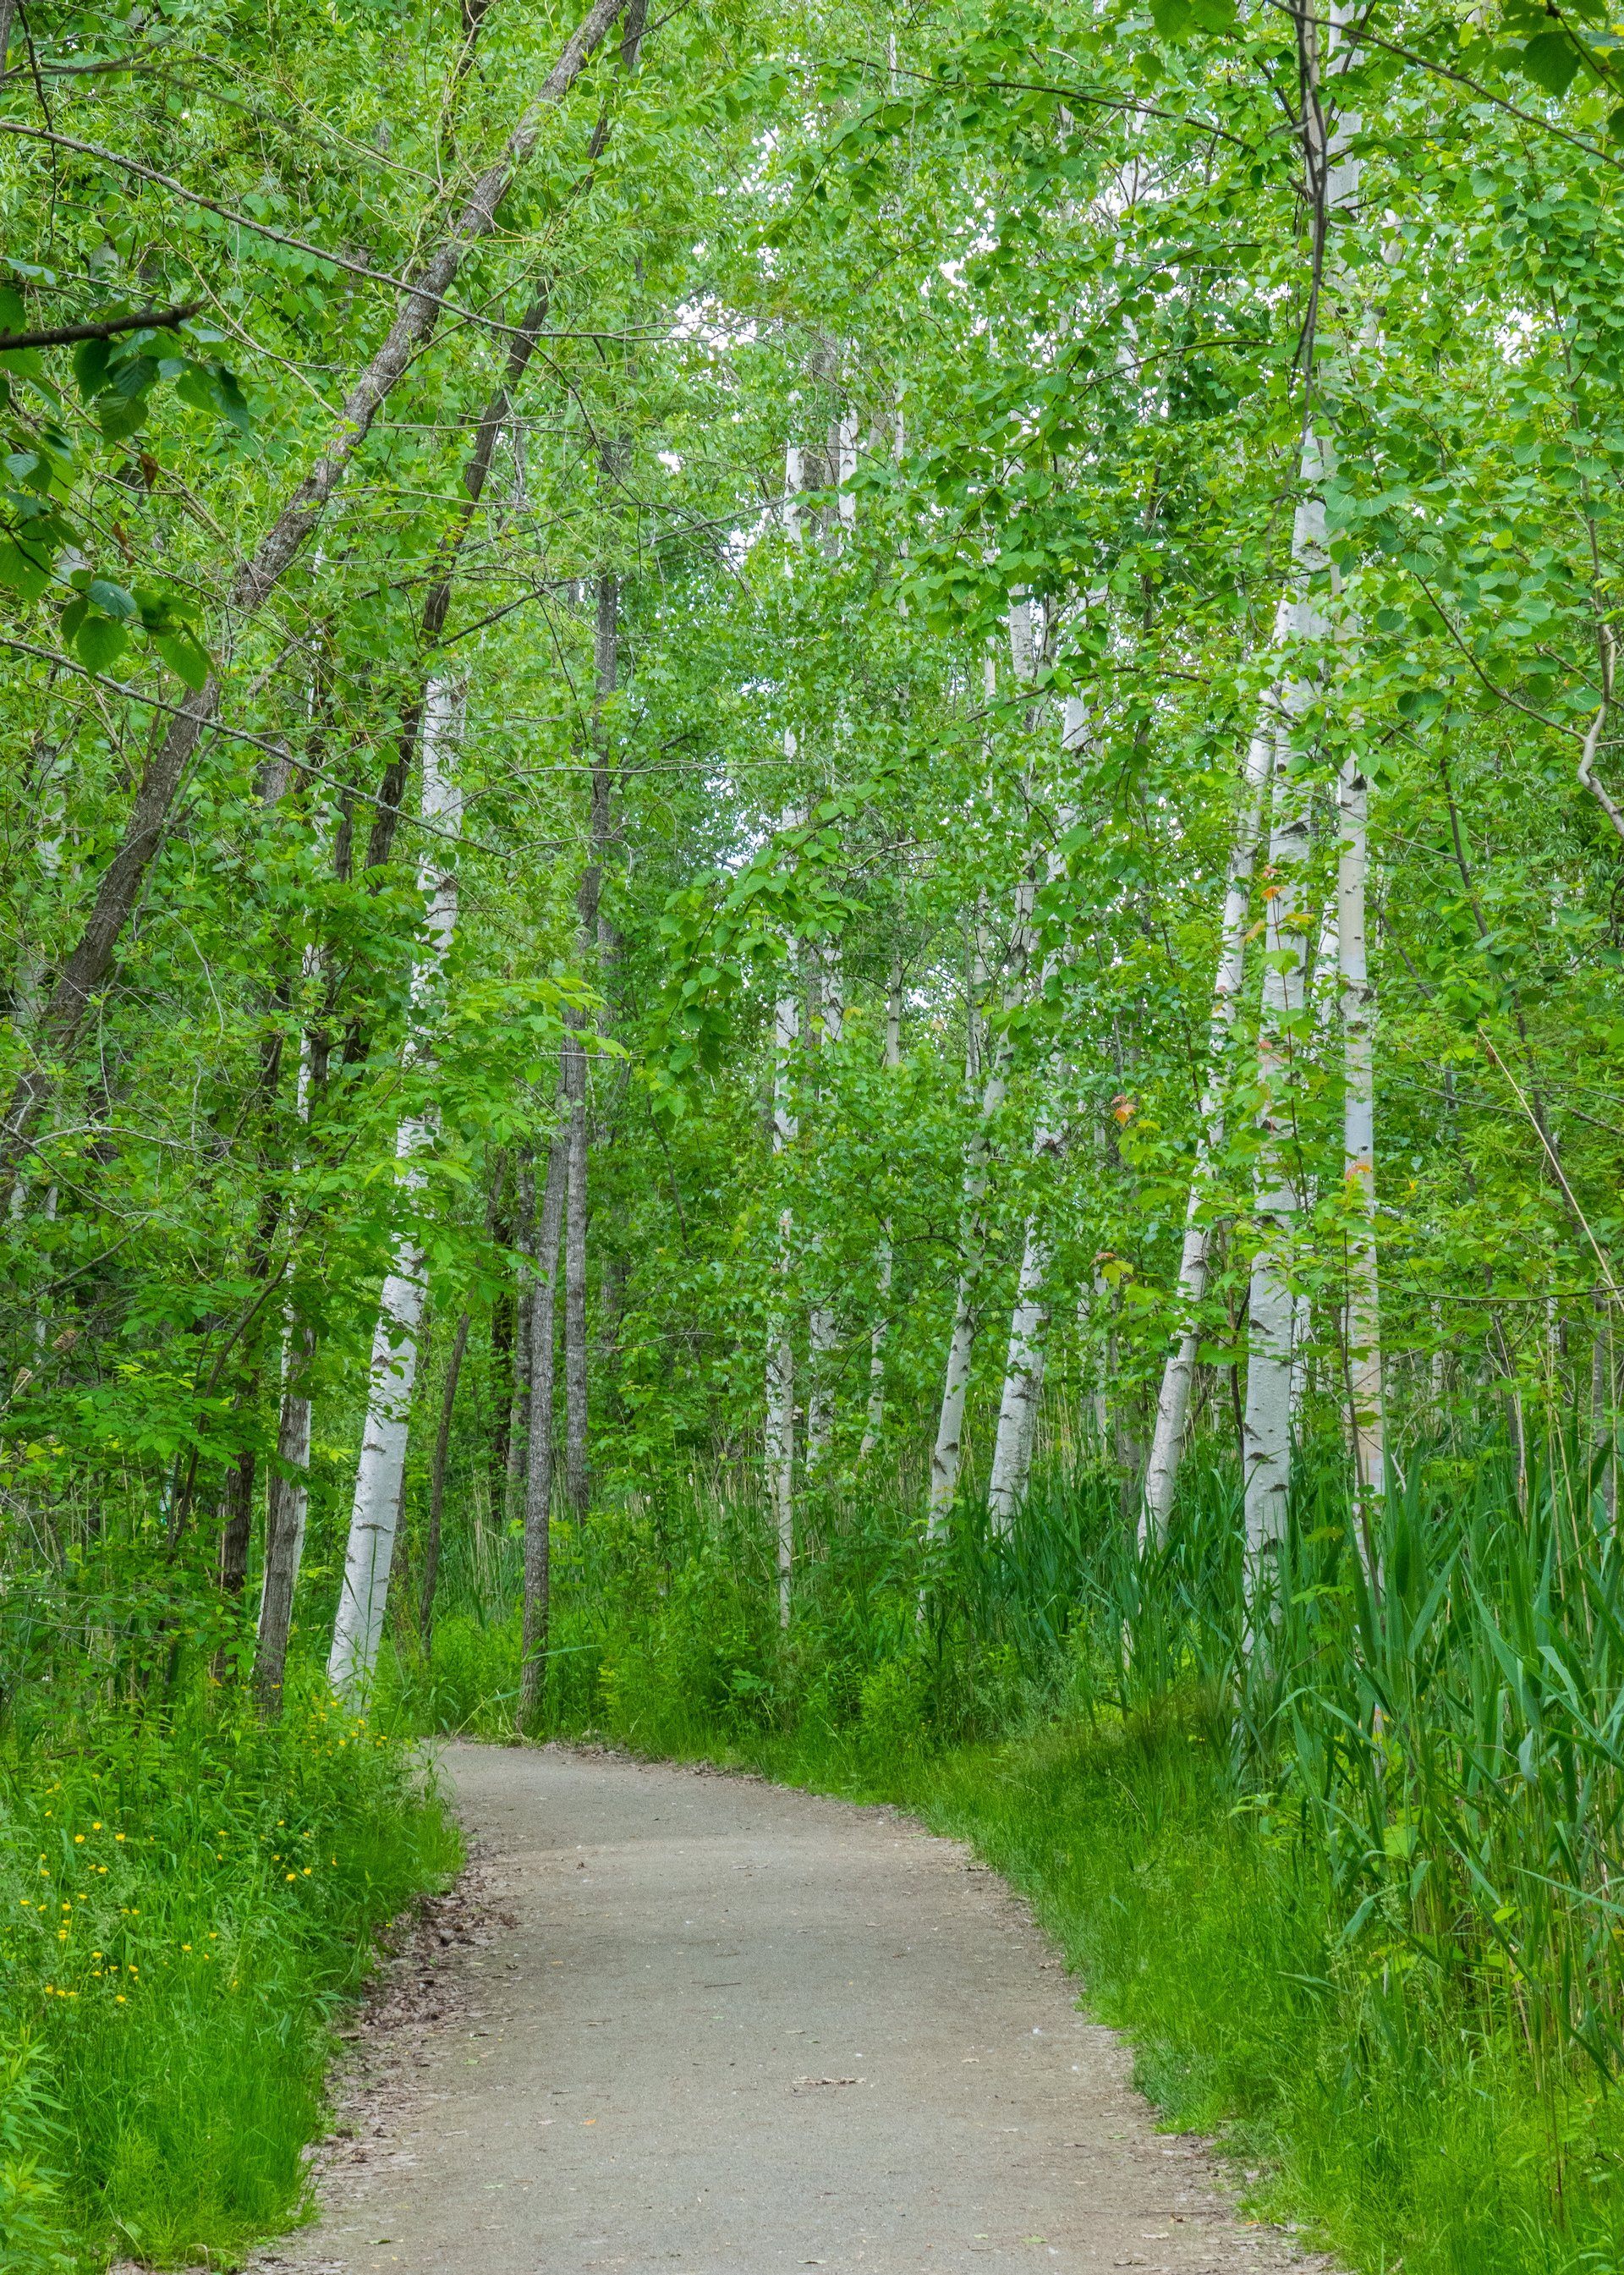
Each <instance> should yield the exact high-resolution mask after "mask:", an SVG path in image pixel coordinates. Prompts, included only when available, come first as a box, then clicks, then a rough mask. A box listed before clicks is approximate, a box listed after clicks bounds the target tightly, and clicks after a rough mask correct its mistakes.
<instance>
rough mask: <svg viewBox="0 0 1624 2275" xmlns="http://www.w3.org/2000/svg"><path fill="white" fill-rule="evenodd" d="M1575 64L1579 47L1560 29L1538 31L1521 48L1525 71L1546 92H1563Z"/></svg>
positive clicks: (1577, 63) (1565, 91)
mask: <svg viewBox="0 0 1624 2275" xmlns="http://www.w3.org/2000/svg"><path fill="white" fill-rule="evenodd" d="M1578 68H1579V52H1578V49H1576V48H1575V45H1574V43H1573V42H1572V41H1571V40H1570V39H1568V38H1567V36H1566V34H1563V33H1561V32H1541V33H1539V34H1537V36H1536V37H1535V38H1533V39H1531V40H1530V41H1529V42H1528V44H1527V45H1526V47H1524V49H1523V50H1522V71H1523V72H1524V74H1525V75H1526V76H1527V77H1528V78H1530V79H1532V80H1533V82H1534V84H1535V86H1536V87H1543V88H1544V89H1545V93H1546V94H1567V90H1568V88H1569V87H1571V86H1572V84H1573V81H1574V76H1575V72H1577V71H1578Z"/></svg>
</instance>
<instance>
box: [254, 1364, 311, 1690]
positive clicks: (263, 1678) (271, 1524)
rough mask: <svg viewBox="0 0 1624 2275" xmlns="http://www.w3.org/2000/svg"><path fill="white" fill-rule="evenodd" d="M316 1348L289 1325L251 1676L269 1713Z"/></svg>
mask: <svg viewBox="0 0 1624 2275" xmlns="http://www.w3.org/2000/svg"><path fill="white" fill-rule="evenodd" d="M315 1348H316V1338H315V1331H314V1329H313V1327H311V1326H307V1325H306V1324H304V1323H303V1322H300V1323H299V1324H298V1325H295V1326H291V1329H290V1332H289V1335H288V1341H287V1349H286V1352H285V1356H284V1361H283V1393H282V1412H281V1417H280V1419H279V1421H278V1424H277V1429H276V1467H275V1469H274V1470H272V1471H271V1474H270V1478H269V1479H268V1483H267V1486H266V1493H265V1569H264V1573H263V1576H262V1579H261V1588H260V1620H259V1637H258V1644H257V1647H256V1650H255V1652H254V1661H253V1680H254V1688H255V1690H256V1691H257V1692H258V1694H259V1698H260V1703H261V1705H262V1706H263V1707H264V1708H265V1710H266V1712H268V1713H271V1714H275V1713H277V1712H280V1711H281V1706H282V1690H283V1682H284V1681H285V1679H286V1674H287V1663H288V1642H289V1638H290V1636H291V1634H292V1631H293V1602H294V1597H295V1594H296V1592H297V1591H298V1573H299V1565H300V1563H301V1562H302V1561H303V1558H304V1553H305V1519H306V1513H307V1511H308V1508H309V1505H310V1367H311V1364H312V1362H313V1359H314V1357H315Z"/></svg>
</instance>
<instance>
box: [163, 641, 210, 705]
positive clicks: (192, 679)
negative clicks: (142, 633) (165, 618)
mask: <svg viewBox="0 0 1624 2275" xmlns="http://www.w3.org/2000/svg"><path fill="white" fill-rule="evenodd" d="M152 644H153V646H154V647H155V648H156V649H157V651H158V654H160V655H161V656H162V658H163V661H164V662H165V663H167V664H168V666H169V668H170V670H171V671H172V672H173V673H174V674H175V676H176V677H177V679H178V680H180V681H181V682H182V683H183V684H185V686H187V687H189V688H190V689H191V690H192V692H193V694H194V695H195V694H196V692H197V691H198V689H199V688H200V687H201V686H202V684H203V683H204V682H205V680H207V678H208V655H207V654H205V652H204V651H203V649H202V648H200V646H198V643H197V642H196V640H194V639H193V637H192V635H191V633H190V632H156V633H155V634H154V636H153V643H152Z"/></svg>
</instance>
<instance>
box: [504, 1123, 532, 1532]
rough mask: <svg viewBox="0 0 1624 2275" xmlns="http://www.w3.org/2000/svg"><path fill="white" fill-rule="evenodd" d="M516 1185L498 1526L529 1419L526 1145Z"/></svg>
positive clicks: (513, 1508) (519, 1477) (511, 1499)
mask: <svg viewBox="0 0 1624 2275" xmlns="http://www.w3.org/2000/svg"><path fill="white" fill-rule="evenodd" d="M516 1182H517V1191H516V1194H515V1197H514V1206H515V1208H516V1210H517V1218H518V1221H517V1227H516V1228H515V1231H514V1236H513V1245H514V1246H515V1248H517V1250H518V1251H519V1255H520V1257H521V1258H522V1259H523V1260H522V1261H521V1262H520V1265H519V1267H518V1279H517V1286H516V1287H515V1289H514V1291H513V1330H512V1333H511V1335H510V1338H509V1346H508V1359H509V1365H510V1372H511V1375H512V1387H511V1390H510V1394H509V1397H508V1420H507V1433H506V1436H505V1437H504V1439H503V1440H502V1523H508V1522H510V1520H511V1518H512V1517H513V1516H514V1515H516V1514H517V1511H518V1508H519V1507H520V1504H521V1501H522V1500H523V1495H524V1479H525V1428H526V1426H527V1424H528V1419H529V1415H530V1305H531V1300H532V1296H533V1290H534V1286H535V1267H534V1262H533V1248H534V1243H535V1224H534V1217H535V1204H536V1170H535V1162H534V1160H533V1157H532V1154H531V1152H530V1149H529V1147H528V1146H526V1147H525V1149H524V1151H523V1152H522V1153H521V1154H520V1156H519V1163H518V1176H517V1181H516Z"/></svg>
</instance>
